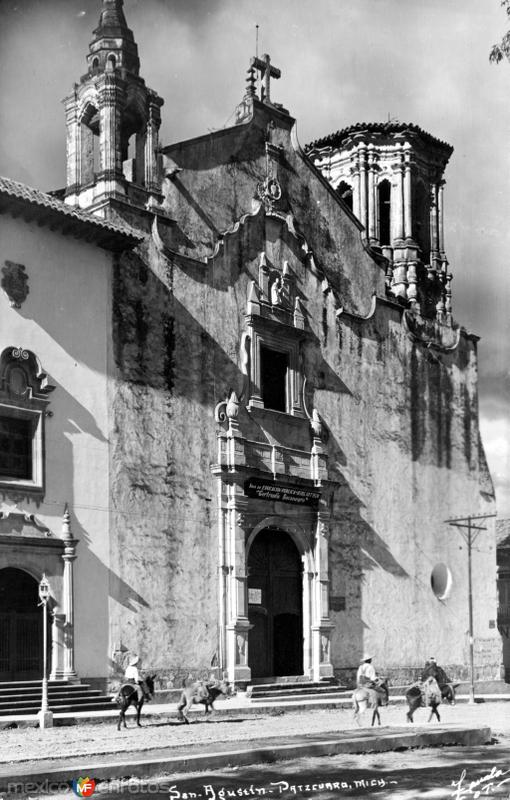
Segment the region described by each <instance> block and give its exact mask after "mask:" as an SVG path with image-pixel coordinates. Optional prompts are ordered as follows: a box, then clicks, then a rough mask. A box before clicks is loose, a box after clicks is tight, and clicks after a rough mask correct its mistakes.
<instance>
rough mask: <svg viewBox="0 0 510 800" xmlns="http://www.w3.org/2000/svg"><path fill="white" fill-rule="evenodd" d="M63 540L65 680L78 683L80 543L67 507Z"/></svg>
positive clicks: (63, 522)
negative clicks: (76, 608)
mask: <svg viewBox="0 0 510 800" xmlns="http://www.w3.org/2000/svg"><path fill="white" fill-rule="evenodd" d="M62 538H63V540H64V545H65V546H64V552H63V554H62V558H63V560H64V575H63V581H62V608H63V612H64V658H63V676H62V677H63V678H65V679H66V680H68V681H77V680H78V675H77V674H76V670H75V668H74V586H73V562H74V561H75V559H76V545H77V544H78V541H77V540H76V539H74V538H73V535H72V533H71V516H70V514H69V509H68V508H67V506H66V509H65V511H64V517H63V520H62Z"/></svg>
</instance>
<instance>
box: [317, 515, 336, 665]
mask: <svg viewBox="0 0 510 800" xmlns="http://www.w3.org/2000/svg"><path fill="white" fill-rule="evenodd" d="M328 539H329V514H328V513H327V512H326V511H322V510H321V511H318V512H317V523H316V534H315V567H316V574H315V576H314V587H313V594H314V597H313V600H314V607H313V625H312V672H313V679H314V680H320V678H323V677H331V676H332V675H333V665H332V664H331V660H330V647H329V639H330V636H331V629H332V628H333V624H332V622H331V620H330V618H329V541H328ZM324 637H326V638H327V640H328V644H327V647H325V646H324Z"/></svg>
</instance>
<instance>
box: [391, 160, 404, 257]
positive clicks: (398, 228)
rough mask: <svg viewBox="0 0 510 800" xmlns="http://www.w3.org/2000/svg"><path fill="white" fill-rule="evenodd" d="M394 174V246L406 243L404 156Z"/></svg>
mask: <svg viewBox="0 0 510 800" xmlns="http://www.w3.org/2000/svg"><path fill="white" fill-rule="evenodd" d="M393 172H394V173H395V176H396V186H395V193H394V197H395V202H394V203H392V205H391V232H392V238H393V242H392V244H393V245H396V244H402V242H403V241H404V163H403V154H402V155H401V156H400V158H399V162H398V163H397V164H394V166H393Z"/></svg>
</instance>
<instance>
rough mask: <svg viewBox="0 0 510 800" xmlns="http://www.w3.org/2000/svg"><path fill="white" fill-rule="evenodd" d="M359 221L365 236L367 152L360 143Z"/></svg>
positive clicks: (366, 224) (366, 230) (366, 229)
mask: <svg viewBox="0 0 510 800" xmlns="http://www.w3.org/2000/svg"><path fill="white" fill-rule="evenodd" d="M358 152H359V211H360V213H359V221H360V222H361V224H362V225H363V226H364V228H365V236H368V219H367V212H368V207H367V162H366V158H367V152H366V146H365V145H364V144H361V145H360V147H359V151H358Z"/></svg>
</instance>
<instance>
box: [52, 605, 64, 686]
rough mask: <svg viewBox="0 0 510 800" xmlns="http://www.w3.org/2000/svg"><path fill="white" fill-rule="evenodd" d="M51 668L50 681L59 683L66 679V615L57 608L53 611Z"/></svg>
mask: <svg viewBox="0 0 510 800" xmlns="http://www.w3.org/2000/svg"><path fill="white" fill-rule="evenodd" d="M51 617H52V619H51V666H50V677H49V679H50V681H59V680H62V678H63V677H64V630H65V614H61V613H59V612H58V611H57V610H56V609H55V608H54V609H52V611H51Z"/></svg>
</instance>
